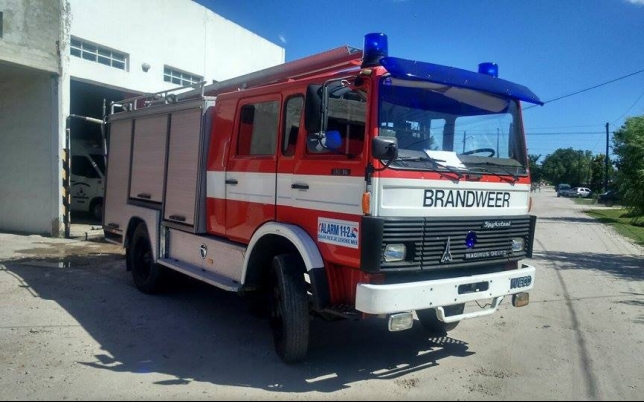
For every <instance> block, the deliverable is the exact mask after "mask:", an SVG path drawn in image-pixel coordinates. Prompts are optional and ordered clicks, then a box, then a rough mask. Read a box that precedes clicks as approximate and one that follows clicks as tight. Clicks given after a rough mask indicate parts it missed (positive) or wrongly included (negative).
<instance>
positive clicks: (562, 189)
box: [557, 183, 570, 197]
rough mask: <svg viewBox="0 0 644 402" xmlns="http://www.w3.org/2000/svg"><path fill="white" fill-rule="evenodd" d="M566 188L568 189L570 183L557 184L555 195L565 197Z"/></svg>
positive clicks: (566, 193)
mask: <svg viewBox="0 0 644 402" xmlns="http://www.w3.org/2000/svg"><path fill="white" fill-rule="evenodd" d="M568 190H570V184H564V183H562V184H560V185H558V186H557V197H561V196H564V197H567V196H568Z"/></svg>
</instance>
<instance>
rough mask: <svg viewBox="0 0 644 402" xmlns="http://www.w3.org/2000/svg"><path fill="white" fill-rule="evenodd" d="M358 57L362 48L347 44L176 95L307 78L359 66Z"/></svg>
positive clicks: (181, 96) (180, 96)
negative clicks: (200, 90) (199, 90)
mask: <svg viewBox="0 0 644 402" xmlns="http://www.w3.org/2000/svg"><path fill="white" fill-rule="evenodd" d="M361 59H362V50H360V49H357V48H354V47H351V46H340V47H338V48H336V49H332V50H328V51H326V52H322V53H318V54H314V55H312V56H308V57H304V58H302V59H298V60H293V61H290V62H288V63H284V64H279V65H276V66H273V67H269V68H265V69H263V70H259V71H255V72H252V73H249V74H245V75H242V76H239V77H235V78H231V79H228V80H224V81H221V82H215V83H213V84H210V85H206V86H205V87H203V91H202V92H201V93H199V92H198V90H194V91H189V92H185V93H182V94H180V95H179V98H180V99H188V98H191V97H195V96H200V95H202V96H203V95H206V96H217V95H219V94H222V93H225V92H232V91H237V90H242V89H247V88H252V87H257V86H261V85H269V84H275V83H278V82H284V81H288V80H293V79H298V78H305V77H310V76H314V75H316V74H321V73H324V72H327V71H332V70H336V69H341V68H343V67H346V68H351V67H355V66H359V65H360V60H361Z"/></svg>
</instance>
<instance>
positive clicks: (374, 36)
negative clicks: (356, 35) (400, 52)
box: [362, 33, 389, 67]
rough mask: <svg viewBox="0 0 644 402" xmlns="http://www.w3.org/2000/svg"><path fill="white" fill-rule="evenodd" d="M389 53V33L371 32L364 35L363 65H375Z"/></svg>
mask: <svg viewBox="0 0 644 402" xmlns="http://www.w3.org/2000/svg"><path fill="white" fill-rule="evenodd" d="M388 55H389V45H388V44H387V35H385V34H383V33H370V34H366V35H365V37H364V49H363V53H362V67H375V66H378V65H379V63H378V62H379V61H380V59H382V58H383V57H387V56H388Z"/></svg>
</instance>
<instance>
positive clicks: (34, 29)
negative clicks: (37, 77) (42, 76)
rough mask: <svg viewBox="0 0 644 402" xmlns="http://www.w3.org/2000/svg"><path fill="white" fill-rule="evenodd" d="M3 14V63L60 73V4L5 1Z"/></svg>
mask: <svg viewBox="0 0 644 402" xmlns="http://www.w3.org/2000/svg"><path fill="white" fill-rule="evenodd" d="M0 11H2V12H3V14H4V18H3V37H2V39H0V62H3V61H4V62H9V63H14V64H18V65H21V66H25V67H30V68H34V69H38V70H44V71H48V72H52V73H59V72H60V63H59V61H58V60H59V57H58V44H57V41H58V39H59V37H60V22H61V5H60V1H58V0H1V1H0Z"/></svg>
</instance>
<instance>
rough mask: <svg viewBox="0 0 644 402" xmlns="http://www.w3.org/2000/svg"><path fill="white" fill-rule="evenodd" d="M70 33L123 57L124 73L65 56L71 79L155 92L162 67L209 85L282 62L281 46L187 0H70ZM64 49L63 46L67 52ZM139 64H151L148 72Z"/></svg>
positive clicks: (160, 82)
mask: <svg viewBox="0 0 644 402" xmlns="http://www.w3.org/2000/svg"><path fill="white" fill-rule="evenodd" d="M70 5H71V15H72V17H71V19H72V22H71V35H72V36H74V37H77V38H79V39H81V40H85V41H88V42H90V43H94V44H97V45H101V46H104V47H107V48H111V49H113V50H117V51H119V52H121V53H125V54H127V55H128V56H129V68H128V69H127V71H123V70H119V69H116V68H113V67H109V66H104V65H101V64H98V63H95V62H92V61H87V60H83V59H81V58H78V57H71V58H70V74H71V76H72V77H73V78H74V79H79V80H82V81H87V82H92V83H100V84H102V85H106V86H109V87H113V88H116V89H123V90H126V91H127V90H130V91H137V92H158V91H162V90H166V89H170V88H175V87H177V85H176V84H171V83H167V82H165V81H164V80H163V69H164V65H168V66H170V67H173V68H176V69H179V70H183V71H185V72H188V73H192V74H195V75H199V76H202V77H204V79H205V80H206V81H207V82H208V83H211V82H212V80H217V81H221V80H224V79H227V78H232V77H236V76H239V75H242V74H246V73H249V72H252V71H257V70H259V69H262V68H265V67H270V66H274V65H276V64H280V63H283V62H284V59H285V53H284V49H283V48H281V47H279V46H277V45H275V44H273V43H271V42H269V41H267V40H265V39H263V38H261V37H259V36H257V35H256V34H253V33H252V32H250V31H248V30H246V29H244V28H242V27H241V26H239V25H236V24H234V23H232V22H230V21H228V20H226V19H224V18H222V17H220V16H218V15H216V14H215V13H213V12H212V11H210V10H208V9H207V8H205V7H203V6H201V5H199V4H197V3H195V2H193V1H192V0H174V1H166V0H92V1H88V0H70ZM67 53H69V50H67ZM143 63H147V64H149V65H150V66H151V68H150V69H149V71H148V72H144V71H143V70H142V68H141V66H142V64H143Z"/></svg>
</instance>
